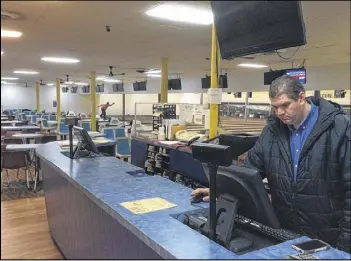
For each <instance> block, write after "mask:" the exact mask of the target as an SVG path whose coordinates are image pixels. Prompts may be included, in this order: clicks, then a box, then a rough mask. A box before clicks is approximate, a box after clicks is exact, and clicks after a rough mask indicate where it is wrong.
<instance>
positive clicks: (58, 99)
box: [56, 78, 61, 131]
mask: <svg viewBox="0 0 351 261" xmlns="http://www.w3.org/2000/svg"><path fill="white" fill-rule="evenodd" d="M56 102H57V106H56V119H57V128H58V131H59V130H60V121H61V83H60V79H59V78H56Z"/></svg>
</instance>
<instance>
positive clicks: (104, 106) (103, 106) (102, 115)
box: [98, 102, 115, 120]
mask: <svg viewBox="0 0 351 261" xmlns="http://www.w3.org/2000/svg"><path fill="white" fill-rule="evenodd" d="M114 104H115V103H112V104H110V103H109V102H107V103H106V104H101V105H99V106H98V108H99V107H101V114H100V117H101V118H103V119H104V120H106V110H107V108H108V107H110V106H112V105H114Z"/></svg>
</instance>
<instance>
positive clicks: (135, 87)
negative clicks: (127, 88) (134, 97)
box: [133, 82, 139, 92]
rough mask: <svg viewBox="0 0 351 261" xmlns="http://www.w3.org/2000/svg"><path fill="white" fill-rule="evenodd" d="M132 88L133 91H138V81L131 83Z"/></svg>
mask: <svg viewBox="0 0 351 261" xmlns="http://www.w3.org/2000/svg"><path fill="white" fill-rule="evenodd" d="M133 90H134V91H135V92H137V91H139V83H138V82H134V83H133Z"/></svg>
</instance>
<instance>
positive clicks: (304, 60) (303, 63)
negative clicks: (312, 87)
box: [299, 59, 306, 68]
mask: <svg viewBox="0 0 351 261" xmlns="http://www.w3.org/2000/svg"><path fill="white" fill-rule="evenodd" d="M305 62H306V59H303V61H302V63H301V64H300V66H299V68H302V66H303V67H305Z"/></svg>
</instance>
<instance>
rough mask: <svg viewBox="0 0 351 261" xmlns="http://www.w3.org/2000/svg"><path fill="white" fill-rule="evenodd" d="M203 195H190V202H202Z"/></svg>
mask: <svg viewBox="0 0 351 261" xmlns="http://www.w3.org/2000/svg"><path fill="white" fill-rule="evenodd" d="M203 197H204V196H203V195H202V194H199V195H197V196H195V197H192V198H191V200H190V202H191V203H200V202H202V199H203Z"/></svg>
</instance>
